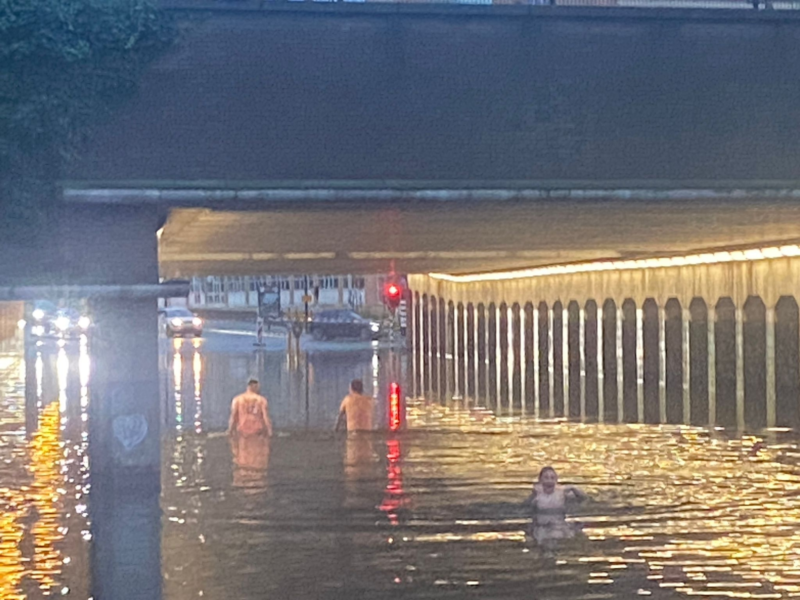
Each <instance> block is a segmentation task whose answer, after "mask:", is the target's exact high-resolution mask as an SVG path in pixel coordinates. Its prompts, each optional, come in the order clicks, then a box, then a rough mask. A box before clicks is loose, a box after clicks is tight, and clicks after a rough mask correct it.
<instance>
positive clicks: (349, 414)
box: [334, 379, 375, 433]
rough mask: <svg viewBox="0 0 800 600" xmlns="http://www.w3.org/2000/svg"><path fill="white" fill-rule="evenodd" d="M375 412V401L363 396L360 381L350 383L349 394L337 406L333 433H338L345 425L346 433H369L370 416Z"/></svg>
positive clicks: (370, 426)
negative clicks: (337, 413)
mask: <svg viewBox="0 0 800 600" xmlns="http://www.w3.org/2000/svg"><path fill="white" fill-rule="evenodd" d="M374 412H375V400H374V399H373V398H372V397H371V396H365V395H364V384H363V383H362V382H361V380H360V379H353V381H352V382H350V393H349V394H347V396H345V397H344V400H342V404H341V405H340V406H339V416H338V418H337V419H336V426H335V427H334V431H339V430H340V429H341V428H342V427H343V426H344V425H345V424H346V425H347V431H348V433H349V432H353V431H370V430H371V429H372V428H373V423H372V415H373V413H374Z"/></svg>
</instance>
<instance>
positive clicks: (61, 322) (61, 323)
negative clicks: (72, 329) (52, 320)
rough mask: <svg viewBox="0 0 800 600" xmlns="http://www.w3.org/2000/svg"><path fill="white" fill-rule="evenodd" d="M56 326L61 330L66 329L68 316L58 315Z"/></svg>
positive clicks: (67, 327)
mask: <svg viewBox="0 0 800 600" xmlns="http://www.w3.org/2000/svg"><path fill="white" fill-rule="evenodd" d="M56 327H58V328H59V329H60V330H61V331H66V330H67V329H69V317H58V318H57V319H56Z"/></svg>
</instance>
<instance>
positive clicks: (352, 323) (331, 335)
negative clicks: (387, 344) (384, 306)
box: [308, 310, 381, 340]
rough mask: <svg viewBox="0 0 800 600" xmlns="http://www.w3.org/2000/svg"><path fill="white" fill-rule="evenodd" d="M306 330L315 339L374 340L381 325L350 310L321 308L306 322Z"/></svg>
mask: <svg viewBox="0 0 800 600" xmlns="http://www.w3.org/2000/svg"><path fill="white" fill-rule="evenodd" d="M308 330H309V332H310V333H311V335H312V336H313V337H314V339H315V340H330V339H343V338H355V339H360V340H374V339H377V338H378V335H379V334H380V330H381V326H380V323H377V322H375V321H370V320H369V319H365V318H364V317H362V316H361V315H359V314H357V313H355V312H353V311H352V310H323V311H321V312H319V313H317V314H316V315H314V317H313V318H312V319H311V322H310V323H309V324H308Z"/></svg>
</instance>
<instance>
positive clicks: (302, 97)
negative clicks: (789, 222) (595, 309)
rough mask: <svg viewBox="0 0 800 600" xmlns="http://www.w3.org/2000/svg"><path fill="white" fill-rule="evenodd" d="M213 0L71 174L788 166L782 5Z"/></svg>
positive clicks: (516, 175)
mask: <svg viewBox="0 0 800 600" xmlns="http://www.w3.org/2000/svg"><path fill="white" fill-rule="evenodd" d="M209 4H210V5H211V6H212V9H210V10H200V9H201V8H203V6H204V4H203V3H197V4H195V5H196V6H197V7H199V8H198V10H189V9H186V10H177V11H176V12H175V15H176V16H177V18H178V21H179V22H180V25H181V36H180V38H179V40H178V42H177V43H176V46H175V47H174V49H173V50H172V51H171V52H170V53H169V54H168V55H166V56H165V57H163V59H161V60H160V61H159V62H157V64H155V65H154V66H153V67H152V68H151V69H150V71H149V72H148V73H147V74H146V76H145V77H144V79H143V81H142V85H141V88H140V91H139V93H138V96H137V97H136V99H135V100H134V101H132V102H131V103H129V104H128V105H126V106H125V107H123V108H122V109H121V110H120V111H119V112H118V113H117V114H116V116H115V117H114V118H113V119H111V120H110V121H108V122H106V123H105V124H104V125H103V126H102V127H100V128H98V129H97V130H96V131H95V132H94V134H93V136H91V142H90V143H89V144H88V146H87V147H86V148H85V149H84V152H83V160H81V161H79V162H77V163H75V164H74V165H73V166H72V168H71V169H70V170H69V172H68V173H67V178H68V179H71V180H95V181H97V180H104V181H111V182H114V181H117V182H120V181H122V180H125V181H127V182H130V181H131V180H133V181H139V182H141V181H142V180H148V181H156V180H157V181H161V182H164V181H167V182H176V181H178V182H179V181H187V180H192V181H197V180H203V181H205V182H209V181H220V180H225V182H226V183H227V184H228V185H233V184H232V183H231V182H236V181H238V182H254V181H259V182H264V181H272V182H274V181H276V180H283V181H285V180H293V181H296V180H392V179H402V180H409V179H410V180H439V181H441V180H455V181H462V182H463V181H468V180H489V181H494V182H497V181H501V180H502V181H506V180H538V181H545V182H546V181H550V180H570V181H575V180H589V181H595V182H597V181H608V180H626V181H629V180H648V181H651V182H652V181H654V180H660V181H667V182H672V181H675V180H683V181H686V180H723V179H735V180H769V179H772V180H775V179H783V180H789V179H797V178H800V166H798V165H799V164H800V163H798V162H797V160H796V157H797V156H798V154H800V137H798V136H797V135H796V134H795V133H796V132H797V131H798V130H800V102H798V93H797V81H798V80H800V19H799V18H798V16H796V15H794V14H791V13H789V12H787V11H721V10H717V11H713V10H712V11H703V10H675V9H666V10H660V9H644V10H642V9H639V10H637V9H607V8H604V9H591V8H565V7H534V6H522V7H515V6H483V7H481V6H471V7H467V6H430V5H427V6H426V5H413V4H400V5H397V4H395V5H361V6H359V5H354V4H345V5H340V4H335V5H324V4H317V3H314V4H297V5H292V4H291V3H289V4H274V5H265V6H264V7H262V8H261V9H258V10H245V9H241V10H234V9H229V10H223V9H214V8H213V6H216V5H215V4H213V3H205V6H206V7H207V6H208V5H209ZM251 4H252V3H251Z"/></svg>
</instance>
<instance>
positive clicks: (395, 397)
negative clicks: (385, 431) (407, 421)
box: [389, 382, 402, 431]
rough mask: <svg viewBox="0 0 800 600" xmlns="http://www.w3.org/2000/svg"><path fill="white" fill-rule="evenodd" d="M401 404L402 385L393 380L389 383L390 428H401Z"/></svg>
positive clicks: (395, 429) (393, 429)
mask: <svg viewBox="0 0 800 600" xmlns="http://www.w3.org/2000/svg"><path fill="white" fill-rule="evenodd" d="M401 410H402V407H401V406H400V385H399V384H397V383H395V382H392V383H390V384H389V429H390V430H392V431H397V430H398V429H400V424H401V419H402V414H401Z"/></svg>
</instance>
